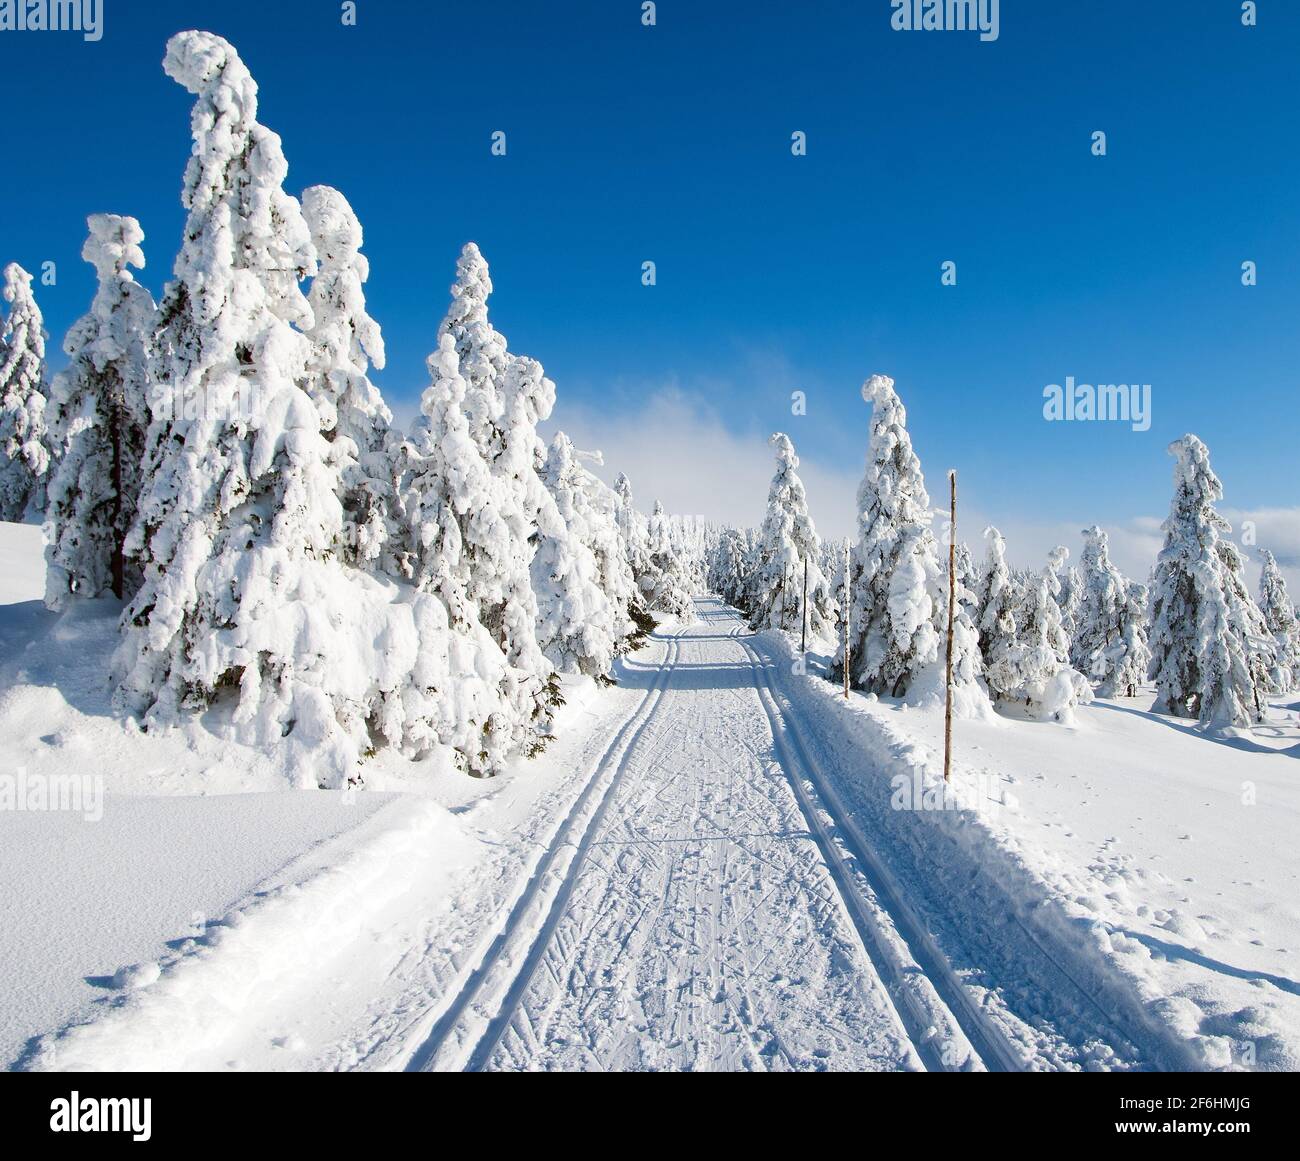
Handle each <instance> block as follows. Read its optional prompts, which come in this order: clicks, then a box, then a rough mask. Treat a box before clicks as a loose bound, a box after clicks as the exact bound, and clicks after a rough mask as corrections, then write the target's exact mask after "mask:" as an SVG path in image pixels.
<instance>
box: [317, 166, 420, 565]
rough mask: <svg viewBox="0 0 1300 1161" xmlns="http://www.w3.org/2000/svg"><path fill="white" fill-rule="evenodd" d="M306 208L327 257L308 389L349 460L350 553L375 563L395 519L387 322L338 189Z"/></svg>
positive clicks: (388, 547)
mask: <svg viewBox="0 0 1300 1161" xmlns="http://www.w3.org/2000/svg"><path fill="white" fill-rule="evenodd" d="M302 210H303V216H304V217H305V219H306V221H307V226H308V228H309V229H310V230H311V237H312V244H313V246H314V247H315V249H316V253H317V256H318V258H319V260H320V269H319V271H318V273H317V274H316V277H315V278H313V279H312V283H311V290H310V292H309V293H308V297H307V301H308V303H309V304H310V306H311V310H312V318H313V324H312V326H311V327H310V329H309V330H308V331H307V337H308V338H309V339H310V340H311V356H310V359H309V361H308V378H307V392H308V394H309V395H311V397H312V399H313V400H315V402H316V406H317V408H319V410H320V413H321V429H322V430H323V431H324V432H325V437H326V439H328V440H330V442H331V443H334V444H335V445H337V449H338V451H339V452H340V453H341V454H342V455H343V456H344V458H345V460H346V463H345V465H344V467H343V469H342V472H343V476H342V494H341V499H342V503H343V539H342V550H343V557H344V559H345V560H346V561H347V562H348V563H349V564H355V565H369V564H372V563H373V562H376V561H379V560H380V559H381V557H382V556H383V555H384V553H385V552H386V551H387V552H389V553H390V554H391V552H392V546H393V542H394V520H395V512H394V474H395V448H394V440H393V436H392V422H393V416H392V412H390V411H389V410H388V407H387V406H386V405H385V403H384V401H383V398H382V397H381V395H380V394H379V389H378V388H377V387H376V386H375V385H374V384H373V383H371V381H370V367H371V365H372V364H373V365H374V366H375V367H376V368H377V369H378V370H383V367H384V359H385V355H384V339H383V335H382V333H381V332H380V329H379V324H378V323H376V322H375V320H374V319H372V318H371V317H370V315H369V313H368V312H367V310H366V295H365V284H366V281H367V280H368V279H369V277H370V263H369V262H368V261H367V259H366V257H365V256H364V255H363V254H362V253H361V245H362V232H361V224H360V223H359V222H358V221H357V217H356V214H354V213H353V212H352V207H351V206H350V205H349V204H348V202H347V199H346V198H345V197H344V196H343V195H342V194H341V193H339V192H338V190H336V189H331V188H330V187H329V186H324V185H317V186H312V187H311V188H310V189H308V190H306V191H305V192H304V193H303V195H302ZM390 563H391V557H390ZM397 571H400V570H397Z"/></svg>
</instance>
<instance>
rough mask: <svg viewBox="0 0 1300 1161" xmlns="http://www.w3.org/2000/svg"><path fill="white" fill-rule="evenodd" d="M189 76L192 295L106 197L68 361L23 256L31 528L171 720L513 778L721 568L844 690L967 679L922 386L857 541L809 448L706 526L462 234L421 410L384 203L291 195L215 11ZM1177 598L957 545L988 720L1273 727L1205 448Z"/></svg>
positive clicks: (896, 416) (1279, 654) (12, 327)
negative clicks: (158, 289)
mask: <svg viewBox="0 0 1300 1161" xmlns="http://www.w3.org/2000/svg"><path fill="white" fill-rule="evenodd" d="M165 68H166V71H167V73H168V75H169V76H170V77H171V78H172V79H173V80H175V81H176V82H177V83H178V84H180V85H182V86H184V87H185V88H186V89H187V90H188V91H189V92H190V93H191V94H192V95H193V97H194V111H193V118H192V129H193V139H194V147H193V155H192V157H191V160H190V163H189V167H188V170H187V172H186V174H185V184H184V194H183V201H184V206H185V209H186V210H187V212H188V221H187V224H186V229H185V240H184V245H183V246H182V249H181V251H180V253H179V254H178V255H177V257H176V259H175V261H174V264H173V267H172V277H171V280H170V281H169V282H168V284H167V288H166V291H165V293H164V295H163V298H162V300H161V301H160V302H159V303H156V304H155V303H154V302H153V300H152V298H151V297H150V295H149V293H148V291H147V290H145V289H144V288H143V287H142V286H140V285H139V283H138V282H137V281H136V280H135V278H134V277H133V274H132V270H133V269H135V270H139V269H141V268H142V267H143V266H144V264H145V256H144V242H145V239H144V236H143V233H142V231H141V229H140V226H139V223H138V222H136V221H135V220H133V219H131V218H129V217H118V216H114V215H108V214H93V215H92V216H91V217H90V218H89V221H88V226H89V234H88V237H87V240H86V243H85V247H84V249H83V257H84V258H85V260H86V261H87V262H88V263H90V264H91V265H92V266H93V267H94V269H95V272H96V275H97V277H98V283H99V289H98V292H97V293H96V295H95V299H94V301H93V302H92V303H91V305H90V309H89V311H88V312H87V314H86V315H85V317H84V318H82V319H81V320H80V321H79V322H78V323H77V324H76V325H75V326H74V327H73V328H72V330H71V331H70V332H69V333H68V335H67V337H66V338H65V340H64V342H63V349H64V351H65V353H66V355H67V357H68V359H69V365H68V367H67V368H66V369H65V370H62V371H60V372H59V373H58V374H57V375H53V376H50V375H49V374H48V373H47V370H46V359H45V340H46V336H45V333H44V329H43V323H42V317H41V312H40V308H39V306H38V304H37V301H36V298H35V296H34V294H33V289H32V278H31V276H30V275H29V274H28V273H27V272H26V271H24V270H23V269H21V268H20V267H18V266H17V265H14V264H11V265H9V266H8V267H7V268H6V269H5V274H4V278H5V287H4V297H5V301H6V303H7V304H8V309H7V317H6V320H5V325H4V331H3V343H2V346H0V388H2V390H3V407H2V409H0V435H2V436H3V448H4V456H3V461H2V462H0V516H3V517H4V518H5V519H8V520H11V521H13V520H20V519H23V518H26V519H28V520H41V521H43V522H44V523H45V527H46V534H47V544H48V548H47V555H48V566H49V567H48V591H47V596H46V599H47V602H48V604H49V606H50V607H51V608H52V609H62V608H65V607H67V605H68V604H69V603H70V602H73V601H77V600H93V599H97V598H101V597H105V596H106V595H111V596H112V597H113V598H115V599H118V600H121V601H123V602H125V611H124V613H123V616H122V621H121V641H120V644H119V646H118V648H117V650H116V654H115V657H114V663H113V672H112V681H113V684H114V688H115V691H116V693H115V698H116V703H117V705H118V706H119V708H120V710H121V712H122V713H123V714H125V715H129V716H130V717H131V718H133V719H134V720H136V721H138V722H139V723H140V724H141V725H142V726H143V727H144V728H145V729H146V730H164V729H166V728H168V727H169V726H172V725H175V724H176V723H177V722H178V721H180V720H182V719H183V718H184V717H185V716H186V715H195V714H198V713H202V712H204V711H208V710H213V709H215V710H218V711H219V712H218V714H217V716H216V717H215V718H213V719H212V720H214V721H219V723H220V724H219V727H218V728H220V729H221V730H223V731H225V732H227V733H228V734H229V736H231V737H233V738H236V739H239V740H242V741H247V742H249V743H251V744H254V745H258V746H262V747H266V748H270V749H273V750H274V751H275V753H276V754H277V755H278V756H279V760H280V761H281V763H282V766H283V770H284V774H285V777H286V778H287V779H289V780H290V781H291V782H292V783H294V784H296V785H319V786H322V787H331V786H343V785H348V784H352V783H356V782H359V781H362V780H363V769H364V764H365V760H366V757H367V756H368V755H370V754H373V753H374V752H375V751H376V750H377V749H379V748H391V749H393V750H395V751H397V752H400V753H402V754H405V755H408V756H410V757H413V758H417V757H420V756H422V755H425V754H428V753H429V752H430V751H431V750H433V749H435V748H438V747H441V748H444V749H445V750H447V751H449V752H450V753H451V754H453V755H454V761H455V763H456V764H457V765H458V766H459V767H460V768H462V769H463V770H465V771H467V772H471V773H474V774H480V775H482V774H491V773H493V772H495V771H498V770H500V769H501V768H502V767H503V766H504V764H506V763H508V762H509V761H511V760H512V759H514V758H516V757H518V756H520V755H529V754H534V753H537V752H538V751H540V750H541V749H542V748H543V747H544V746H545V744H546V742H547V739H548V737H549V736H550V733H551V728H552V722H553V718H554V714H555V711H556V708H557V707H558V706H559V705H560V704H562V702H563V693H562V686H561V682H560V678H561V677H562V675H565V674H582V675H586V676H588V677H592V678H595V679H597V680H602V681H608V680H610V678H611V674H612V668H613V665H614V662H615V659H616V658H618V657H619V656H622V655H624V654H626V653H627V652H628V651H629V650H630V649H633V648H635V647H636V645H637V643H638V642H639V641H642V640H644V636H645V633H646V631H647V630H648V629H649V628H651V627H652V626H653V625H654V623H655V618H656V617H660V618H665V617H671V618H682V617H686V616H688V615H689V613H690V608H691V598H692V596H693V595H694V594H695V593H697V592H699V591H702V590H704V589H705V588H708V589H711V590H712V591H715V592H717V593H719V594H721V595H722V596H723V597H725V598H726V600H727V601H728V602H730V603H731V604H733V605H734V606H735V607H737V608H738V609H740V610H741V611H742V612H743V613H744V614H745V615H746V617H747V618H748V619H749V621H750V624H751V625H752V626H754V628H756V629H762V630H767V629H774V630H782V631H787V632H792V633H797V634H798V635H799V637H800V641H801V646H804V647H806V646H807V642H808V641H809V640H811V641H812V642H814V643H820V644H821V645H822V646H824V647H826V646H828V643H836V644H833V645H830V646H829V648H830V651H831V652H834V653H835V655H836V661H835V663H834V665H833V666H832V667H831V670H830V672H829V673H828V676H829V677H830V679H831V680H839V679H840V678H841V677H842V676H843V670H844V666H845V665H846V664H847V666H848V667H849V674H850V679H851V685H852V686H854V687H855V688H858V689H861V690H864V691H867V692H870V693H873V694H877V695H880V696H884V697H894V698H904V699H912V700H917V701H923V700H925V699H934V698H938V697H942V696H944V693H945V665H946V662H947V646H946V636H945V634H946V623H947V617H948V603H949V600H948V593H949V583H948V576H947V573H948V556H949V554H948V551H947V546H946V545H944V544H941V543H940V534H939V531H938V529H939V528H940V527H941V526H942V520H943V517H942V515H941V514H936V512H935V511H934V510H933V509H932V507H931V500H930V496H929V494H928V492H927V490H926V484H925V479H924V475H923V473H922V469H921V464H920V462H919V460H918V458H917V456H916V454H915V453H914V452H913V450H912V443H911V439H910V437H909V434H908V430H907V413H906V410H905V407H904V405H903V401H902V399H901V398H900V396H899V394H898V392H897V391H896V389H895V385H894V383H893V381H892V380H891V379H889V378H887V377H885V376H881V375H874V376H872V377H871V378H870V380H869V381H868V382H867V383H866V385H865V386H864V388H863V398H864V400H865V402H866V403H867V404H868V405H869V407H870V426H869V432H868V437H867V453H866V458H867V468H866V473H865V475H864V477H863V480H862V484H861V487H860V490H859V492H858V496H857V520H858V534H857V537H856V539H855V541H854V543H853V544H852V547H851V550H850V551H849V552H848V553H847V554H846V558H847V560H848V564H847V567H846V565H845V563H844V561H843V560H842V559H841V555H843V554H842V553H841V546H839V545H834V544H823V542H822V540H821V539H820V538H819V536H818V534H817V530H816V528H815V527H814V524H813V520H812V517H811V515H810V513H809V508H808V499H807V495H806V492H805V489H804V485H803V483H802V482H801V480H800V477H799V474H798V467H799V458H798V456H797V454H796V450H795V446H794V444H793V442H792V441H791V439H790V437H789V436H787V435H785V434H782V433H778V434H776V435H774V436H773V437H772V440H771V444H772V447H773V449H774V451H775V459H776V469H775V474H774V476H773V479H772V485H771V491H770V494H769V496H768V501H767V511H766V516H765V518H764V520H763V523H762V526H761V527H760V528H757V529H737V528H719V527H716V526H709V525H706V526H703V527H696V528H692V527H691V525H690V523H689V522H685V521H682V520H680V519H675V518H673V517H671V516H669V515H668V514H666V513H665V512H664V510H663V507H662V505H660V504H658V503H656V504H655V505H654V511H653V515H651V516H650V517H649V518H647V517H645V516H644V515H643V514H642V513H641V512H640V511H639V510H638V509H637V507H636V505H635V502H634V498H633V492H632V485H631V483H630V481H628V479H627V478H626V477H625V476H620V477H619V479H618V481H617V485H616V486H615V487H614V488H612V489H611V488H609V487H607V486H606V485H605V484H604V483H602V482H601V480H600V479H599V478H598V477H597V475H596V474H594V472H593V471H591V470H590V467H589V465H592V464H593V463H599V462H600V456H599V452H598V451H595V450H593V451H590V452H585V451H582V450H580V449H577V448H575V447H574V446H573V443H572V441H571V440H569V439H568V437H567V436H565V435H564V434H563V433H559V434H557V435H556V436H555V437H554V438H553V439H552V441H551V443H550V446H549V447H548V446H546V445H545V444H544V442H543V440H542V438H541V436H540V435H539V433H538V427H539V424H542V423H544V422H545V421H546V420H547V419H548V418H549V416H550V414H551V412H552V409H553V407H554V404H555V399H556V385H555V384H554V383H553V382H551V380H550V379H548V378H547V376H546V373H545V371H544V369H543V367H542V364H541V363H539V362H538V361H537V360H536V359H534V358H530V357H528V356H526V355H522V354H519V353H516V352H514V351H511V349H510V346H509V343H508V341H507V339H506V337H505V335H504V334H502V333H501V332H500V331H499V330H498V329H497V328H496V327H495V326H494V325H493V322H492V319H491V316H490V310H489V304H490V298H491V294H492V289H493V288H492V279H491V274H490V271H489V268H488V263H487V260H486V258H485V257H484V256H483V254H482V253H481V252H480V251H479V249H478V247H477V246H476V245H475V244H474V243H472V242H470V243H467V244H466V245H465V248H464V250H463V252H462V253H461V255H460V257H459V259H458V260H457V263H456V268H455V281H454V283H453V284H452V286H451V291H450V301H449V303H448V304H447V306H446V312H445V316H444V318H443V321H442V324H441V326H440V327H439V328H438V329H437V331H436V332H433V333H431V334H430V346H431V348H432V353H431V354H430V356H429V359H428V373H429V384H428V386H427V388H426V389H425V391H424V395H423V399H422V401H421V405H420V411H421V414H420V416H419V418H418V420H417V421H416V422H415V423H414V424H413V426H412V427H411V429H410V430H409V431H404V430H401V429H399V428H398V427H397V426H396V425H395V424H394V422H393V416H392V412H391V411H390V409H389V408H388V406H387V405H386V404H385V402H384V400H383V398H382V396H381V395H380V392H379V391H378V389H377V388H376V387H375V385H374V384H373V383H372V382H371V379H370V370H371V367H372V366H373V367H377V368H382V367H383V365H384V342H383V337H382V333H381V329H380V325H379V323H378V322H377V321H376V320H375V319H374V318H372V317H371V316H370V314H369V313H368V312H367V308H366V299H365V285H366V281H367V278H368V276H369V264H368V262H367V260H366V257H365V254H364V253H363V232H362V226H361V223H360V222H358V220H357V218H356V216H355V214H354V213H353V212H352V209H351V207H350V206H349V204H348V202H347V199H346V197H345V196H344V194H343V193H341V192H339V191H338V190H334V189H330V188H328V187H324V186H315V187H313V188H311V189H308V190H306V191H304V192H303V193H302V194H301V196H295V195H294V194H292V193H290V192H289V191H288V190H287V189H286V188H285V187H286V178H287V173H288V165H287V161H286V159H285V156H284V154H283V152H282V149H281V143H280V139H279V138H278V137H277V136H276V135H275V134H274V133H273V132H272V131H271V130H270V129H268V128H266V127H265V126H264V125H263V124H262V123H261V122H260V121H259V120H258V93H257V86H256V84H255V82H254V80H253V78H252V76H251V75H250V74H249V72H248V70H247V68H246V67H245V66H244V64H243V62H242V61H241V60H240V58H239V56H238V54H237V53H236V51H235V49H234V47H233V46H231V45H230V44H228V43H227V42H226V41H224V40H222V39H221V38H220V37H217V36H214V35H211V34H208V33H203V32H187V33H182V34H180V35H178V36H176V37H175V38H174V39H173V41H172V42H171V44H170V45H169V46H168V50H167V55H166V61H165ZM1170 452H1171V454H1172V455H1173V456H1174V460H1175V465H1176V471H1175V479H1174V489H1175V491H1174V498H1173V502H1172V506H1171V510H1170V515H1169V519H1168V521H1167V522H1166V523H1165V526H1164V528H1165V533H1166V538H1167V539H1166V544H1165V548H1164V550H1163V551H1162V552H1161V554H1160V558H1159V560H1158V561H1157V562H1155V566H1154V568H1153V571H1152V574H1151V576H1150V578H1149V584H1145V583H1140V582H1138V581H1135V580H1131V579H1129V578H1126V577H1124V576H1123V575H1121V574H1120V573H1119V571H1118V570H1117V569H1116V568H1115V566H1114V565H1113V564H1112V563H1111V562H1110V560H1109V558H1108V553H1107V537H1106V533H1105V531H1103V530H1102V529H1099V528H1090V529H1087V530H1086V531H1085V532H1084V536H1085V539H1086V548H1085V551H1084V555H1083V558H1082V560H1081V561H1080V566H1079V567H1077V568H1074V567H1070V568H1067V567H1066V565H1067V557H1068V552H1067V551H1066V550H1065V549H1063V548H1062V549H1058V550H1056V551H1055V552H1054V553H1052V555H1051V557H1050V559H1048V560H1047V561H1046V562H1045V563H1044V565H1043V567H1042V569H1041V570H1038V571H1035V572H1030V573H1021V572H1015V571H1013V570H1012V569H1010V567H1009V566H1008V564H1007V559H1006V546H1005V543H1004V541H1003V538H1002V537H1001V535H1000V534H999V533H998V531H997V530H996V529H994V528H990V529H988V530H987V531H986V532H985V534H984V537H983V540H984V548H983V550H982V555H981V554H980V553H976V552H973V551H972V550H971V549H970V547H969V546H968V545H967V544H966V543H962V544H960V545H959V546H958V547H957V550H956V553H955V557H956V560H957V561H958V568H959V572H960V574H959V576H958V577H957V578H956V585H955V586H954V591H955V592H956V594H957V597H958V600H957V605H956V607H955V610H954V621H955V626H954V632H953V637H952V652H953V674H954V699H955V703H956V705H957V708H958V712H959V713H961V714H963V715H966V716H979V715H985V714H988V713H990V712H993V707H995V706H996V707H1000V708H1003V709H1012V708H1015V709H1018V710H1020V711H1023V712H1025V713H1028V714H1030V715H1032V716H1036V717H1040V718H1048V719H1053V720H1057V721H1061V722H1069V721H1070V720H1071V719H1072V714H1073V709H1074V707H1076V706H1078V705H1080V704H1086V703H1087V702H1089V701H1090V700H1091V698H1092V697H1093V695H1094V692H1096V693H1100V694H1102V695H1103V696H1114V695H1116V694H1121V693H1122V694H1127V695H1129V696H1132V695H1135V694H1136V693H1137V691H1138V689H1139V688H1140V687H1141V686H1142V685H1144V684H1145V682H1146V681H1147V680H1148V678H1149V679H1150V680H1151V681H1152V682H1154V683H1155V687H1156V690H1157V698H1158V705H1159V707H1160V708H1161V710H1162V711H1163V712H1167V713H1170V714H1172V715H1174V716H1177V717H1189V718H1193V719H1198V720H1199V721H1201V722H1203V723H1205V724H1206V725H1207V726H1212V727H1245V726H1249V725H1251V724H1252V723H1257V722H1260V721H1262V720H1263V716H1264V713H1265V705H1266V701H1267V698H1268V697H1269V696H1270V695H1274V694H1279V693H1286V692H1289V691H1290V690H1291V688H1292V682H1293V673H1294V672H1295V670H1296V668H1297V652H1298V651H1300V629H1297V618H1296V613H1295V608H1294V605H1293V604H1292V603H1291V598H1290V596H1289V594H1288V593H1287V591H1286V583H1285V581H1284V579H1283V578H1282V575H1281V573H1280V571H1279V570H1278V569H1277V568H1276V566H1275V564H1273V563H1272V558H1271V557H1268V556H1266V557H1265V562H1266V563H1265V571H1264V576H1263V583H1262V590H1261V592H1260V595H1259V599H1258V601H1257V600H1256V597H1255V595H1254V594H1252V592H1251V591H1250V590H1249V587H1248V585H1247V582H1246V579H1245V571H1244V561H1243V557H1242V553H1241V551H1240V550H1239V549H1238V548H1237V547H1236V546H1235V545H1234V544H1233V542H1232V541H1231V540H1229V539H1228V534H1229V533H1230V531H1231V530H1230V528H1229V527H1228V525H1227V524H1226V523H1225V521H1224V520H1223V519H1222V518H1221V517H1220V516H1219V515H1218V514H1217V512H1216V509H1215V504H1216V503H1217V502H1218V501H1219V500H1220V499H1221V498H1222V494H1223V493H1222V487H1221V485H1220V483H1219V481H1218V479H1217V478H1216V477H1215V475H1214V473H1213V471H1212V469H1211V467H1210V460H1209V451H1208V449H1207V448H1206V446H1205V445H1204V444H1203V443H1202V442H1201V441H1200V440H1199V439H1197V438H1196V437H1195V436H1193V435H1188V436H1186V437H1185V438H1184V439H1182V440H1180V441H1179V442H1178V443H1176V444H1175V445H1174V446H1173V447H1171V449H1170Z"/></svg>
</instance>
